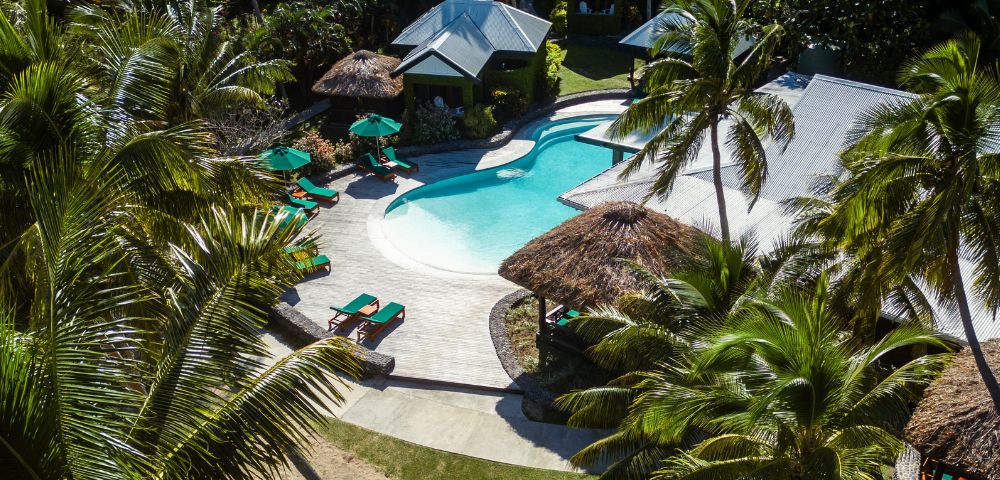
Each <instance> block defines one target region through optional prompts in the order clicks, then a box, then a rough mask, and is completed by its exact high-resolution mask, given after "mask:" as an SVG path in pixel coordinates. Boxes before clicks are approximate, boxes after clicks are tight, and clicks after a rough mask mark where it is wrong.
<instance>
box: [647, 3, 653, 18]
mask: <svg viewBox="0 0 1000 480" xmlns="http://www.w3.org/2000/svg"><path fill="white" fill-rule="evenodd" d="M650 18H653V0H646V20H649V19H650Z"/></svg>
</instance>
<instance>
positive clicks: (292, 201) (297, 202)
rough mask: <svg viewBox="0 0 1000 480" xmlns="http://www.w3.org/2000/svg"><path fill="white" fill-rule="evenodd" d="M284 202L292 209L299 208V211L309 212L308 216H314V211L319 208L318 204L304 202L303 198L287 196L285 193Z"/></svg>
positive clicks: (309, 201)
mask: <svg viewBox="0 0 1000 480" xmlns="http://www.w3.org/2000/svg"><path fill="white" fill-rule="evenodd" d="M285 202H286V203H288V204H289V205H291V206H293V207H299V208H301V209H303V210H305V211H307V212H309V214H310V215H313V214H315V213H316V209H317V208H319V204H318V203H316V202H314V201H312V200H306V199H304V198H296V197H293V196H291V195H290V194H288V193H287V192H286V193H285Z"/></svg>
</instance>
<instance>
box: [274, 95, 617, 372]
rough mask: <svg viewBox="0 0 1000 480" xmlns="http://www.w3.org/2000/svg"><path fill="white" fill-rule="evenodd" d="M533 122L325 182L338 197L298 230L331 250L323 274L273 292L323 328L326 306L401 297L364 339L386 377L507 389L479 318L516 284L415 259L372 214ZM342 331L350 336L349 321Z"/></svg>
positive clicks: (470, 165) (502, 153)
mask: <svg viewBox="0 0 1000 480" xmlns="http://www.w3.org/2000/svg"><path fill="white" fill-rule="evenodd" d="M622 109H623V107H622V105H621V103H620V102H594V103H590V104H586V105H581V106H578V107H572V108H569V109H565V110H561V111H560V112H557V113H556V114H555V115H554V116H553V117H550V118H551V119H558V118H565V117H568V116H576V115H582V114H588V113H617V112H620V111H621V110H622ZM533 129H534V128H533V127H532V126H528V127H526V128H524V129H522V130H521V132H519V134H518V135H517V136H516V137H515V139H514V140H512V141H511V143H510V144H508V145H507V146H506V147H503V148H500V149H496V150H464V151H460V152H450V153H444V154H434V155H426V156H423V157H418V158H415V159H414V160H416V161H417V162H418V163H419V164H420V171H419V172H416V173H414V174H412V175H409V174H402V175H399V176H398V177H397V178H396V180H395V181H394V182H393V181H390V182H382V181H380V180H378V179H377V178H375V177H373V176H371V175H362V174H352V175H349V176H347V177H345V178H341V179H338V180H335V181H333V182H331V183H330V184H329V185H327V187H329V188H333V189H335V190H338V191H339V192H340V198H341V200H340V202H339V203H336V204H332V205H331V204H326V205H323V206H322V208H321V209H320V212H319V213H318V214H317V215H316V217H315V218H313V219H312V220H311V221H310V222H309V225H308V227H307V230H309V231H314V232H315V233H316V234H317V236H318V238H319V242H320V252H321V253H323V254H325V255H327V256H328V257H330V259H331V261H332V266H331V269H330V272H329V273H326V272H321V273H317V274H313V275H310V276H309V277H307V278H306V279H305V280H304V281H302V282H301V283H299V284H298V285H296V286H295V287H294V288H293V289H291V290H289V291H288V292H286V293H285V295H284V296H283V297H282V299H283V300H284V301H286V302H288V303H289V304H291V305H293V306H294V307H295V308H296V309H298V310H299V311H300V312H302V313H303V314H305V315H306V316H307V317H309V318H310V319H312V320H313V321H315V322H317V323H318V324H320V325H322V326H323V327H324V328H325V327H326V325H327V319H329V318H330V316H331V315H332V313H333V312H332V311H331V310H330V308H329V307H330V305H344V304H346V303H348V302H350V301H351V300H352V299H353V298H354V297H355V296H357V295H358V294H360V293H363V292H365V293H369V294H372V295H375V296H377V297H379V299H380V300H381V301H382V302H383V304H385V303H388V302H397V303H400V304H403V305H405V306H406V320H405V321H403V322H397V323H396V324H395V325H394V326H392V327H390V328H388V329H386V330H385V331H383V332H382V333H381V334H380V335H379V336H378V337H377V338H375V339H374V340H373V341H366V342H365V345H366V346H367V347H369V348H372V349H374V350H376V351H379V352H383V353H386V354H389V355H392V356H394V357H395V359H396V368H395V370H394V372H393V375H395V376H399V377H407V378H411V379H417V380H429V381H435V382H448V383H455V384H462V385H467V386H473V387H486V388H493V389H513V390H516V389H517V386H516V384H514V383H513V382H512V381H511V379H510V377H509V376H508V375H507V373H506V372H505V371H504V370H503V367H502V366H501V365H500V361H499V359H498V358H497V355H496V350H495V349H494V347H493V342H492V339H491V338H490V333H489V321H488V319H489V313H490V310H491V309H492V308H493V305H494V304H495V303H496V302H497V301H499V300H500V299H501V298H502V297H503V296H504V295H506V294H508V293H510V292H512V291H514V290H516V289H517V287H516V286H515V285H514V284H512V283H510V282H508V281H506V280H504V279H502V278H500V277H499V276H498V275H496V274H488V275H473V274H462V273H455V272H448V271H443V270H440V269H436V268H434V267H431V266H427V265H423V264H420V263H418V262H416V261H414V260H412V259H410V258H408V257H406V256H405V255H403V254H402V253H399V252H398V250H396V249H395V247H393V246H392V245H391V243H389V241H388V240H387V239H386V238H385V236H384V234H383V233H382V228H381V221H382V219H383V216H384V212H385V209H386V207H388V205H389V203H391V202H392V200H394V199H395V198H396V197H398V196H399V195H401V194H402V193H405V192H407V191H409V190H412V189H414V188H417V187H419V186H421V185H425V184H427V183H431V182H434V181H437V180H440V179H444V178H450V177H453V176H456V175H461V174H464V173H469V172H472V171H475V170H480V169H484V168H489V167H492V166H496V165H500V164H504V163H508V162H510V161H513V160H516V159H517V158H519V157H521V156H522V155H524V154H525V153H527V152H528V151H529V150H530V149H531V147H532V145H533V142H532V141H531V140H530V139H529V138H528V136H529V135H530V133H531V131H532V130H533ZM553 201H555V199H553ZM342 334H344V335H350V337H351V338H352V339H354V338H356V337H355V336H356V326H352V327H351V328H350V329H349V330H347V331H345V332H342Z"/></svg>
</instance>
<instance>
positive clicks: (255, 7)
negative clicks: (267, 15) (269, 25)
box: [250, 0, 264, 23]
mask: <svg viewBox="0 0 1000 480" xmlns="http://www.w3.org/2000/svg"><path fill="white" fill-rule="evenodd" d="M250 5H251V7H252V8H253V14H254V16H255V17H257V21H258V22H260V23H264V15H262V14H261V13H260V4H259V3H257V0H250Z"/></svg>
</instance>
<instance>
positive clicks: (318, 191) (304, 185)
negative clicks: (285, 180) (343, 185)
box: [295, 177, 340, 201]
mask: <svg viewBox="0 0 1000 480" xmlns="http://www.w3.org/2000/svg"><path fill="white" fill-rule="evenodd" d="M295 184H296V185H298V186H299V188H300V189H301V190H302V191H303V192H305V194H306V195H308V196H310V197H312V198H318V199H320V200H329V201H333V200H337V201H339V200H340V192H338V191H336V190H330V189H329V188H323V187H317V186H316V185H315V184H313V183H312V182H310V181H309V179H308V178H306V177H302V178H300V179H299V180H298V181H297V182H295Z"/></svg>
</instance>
